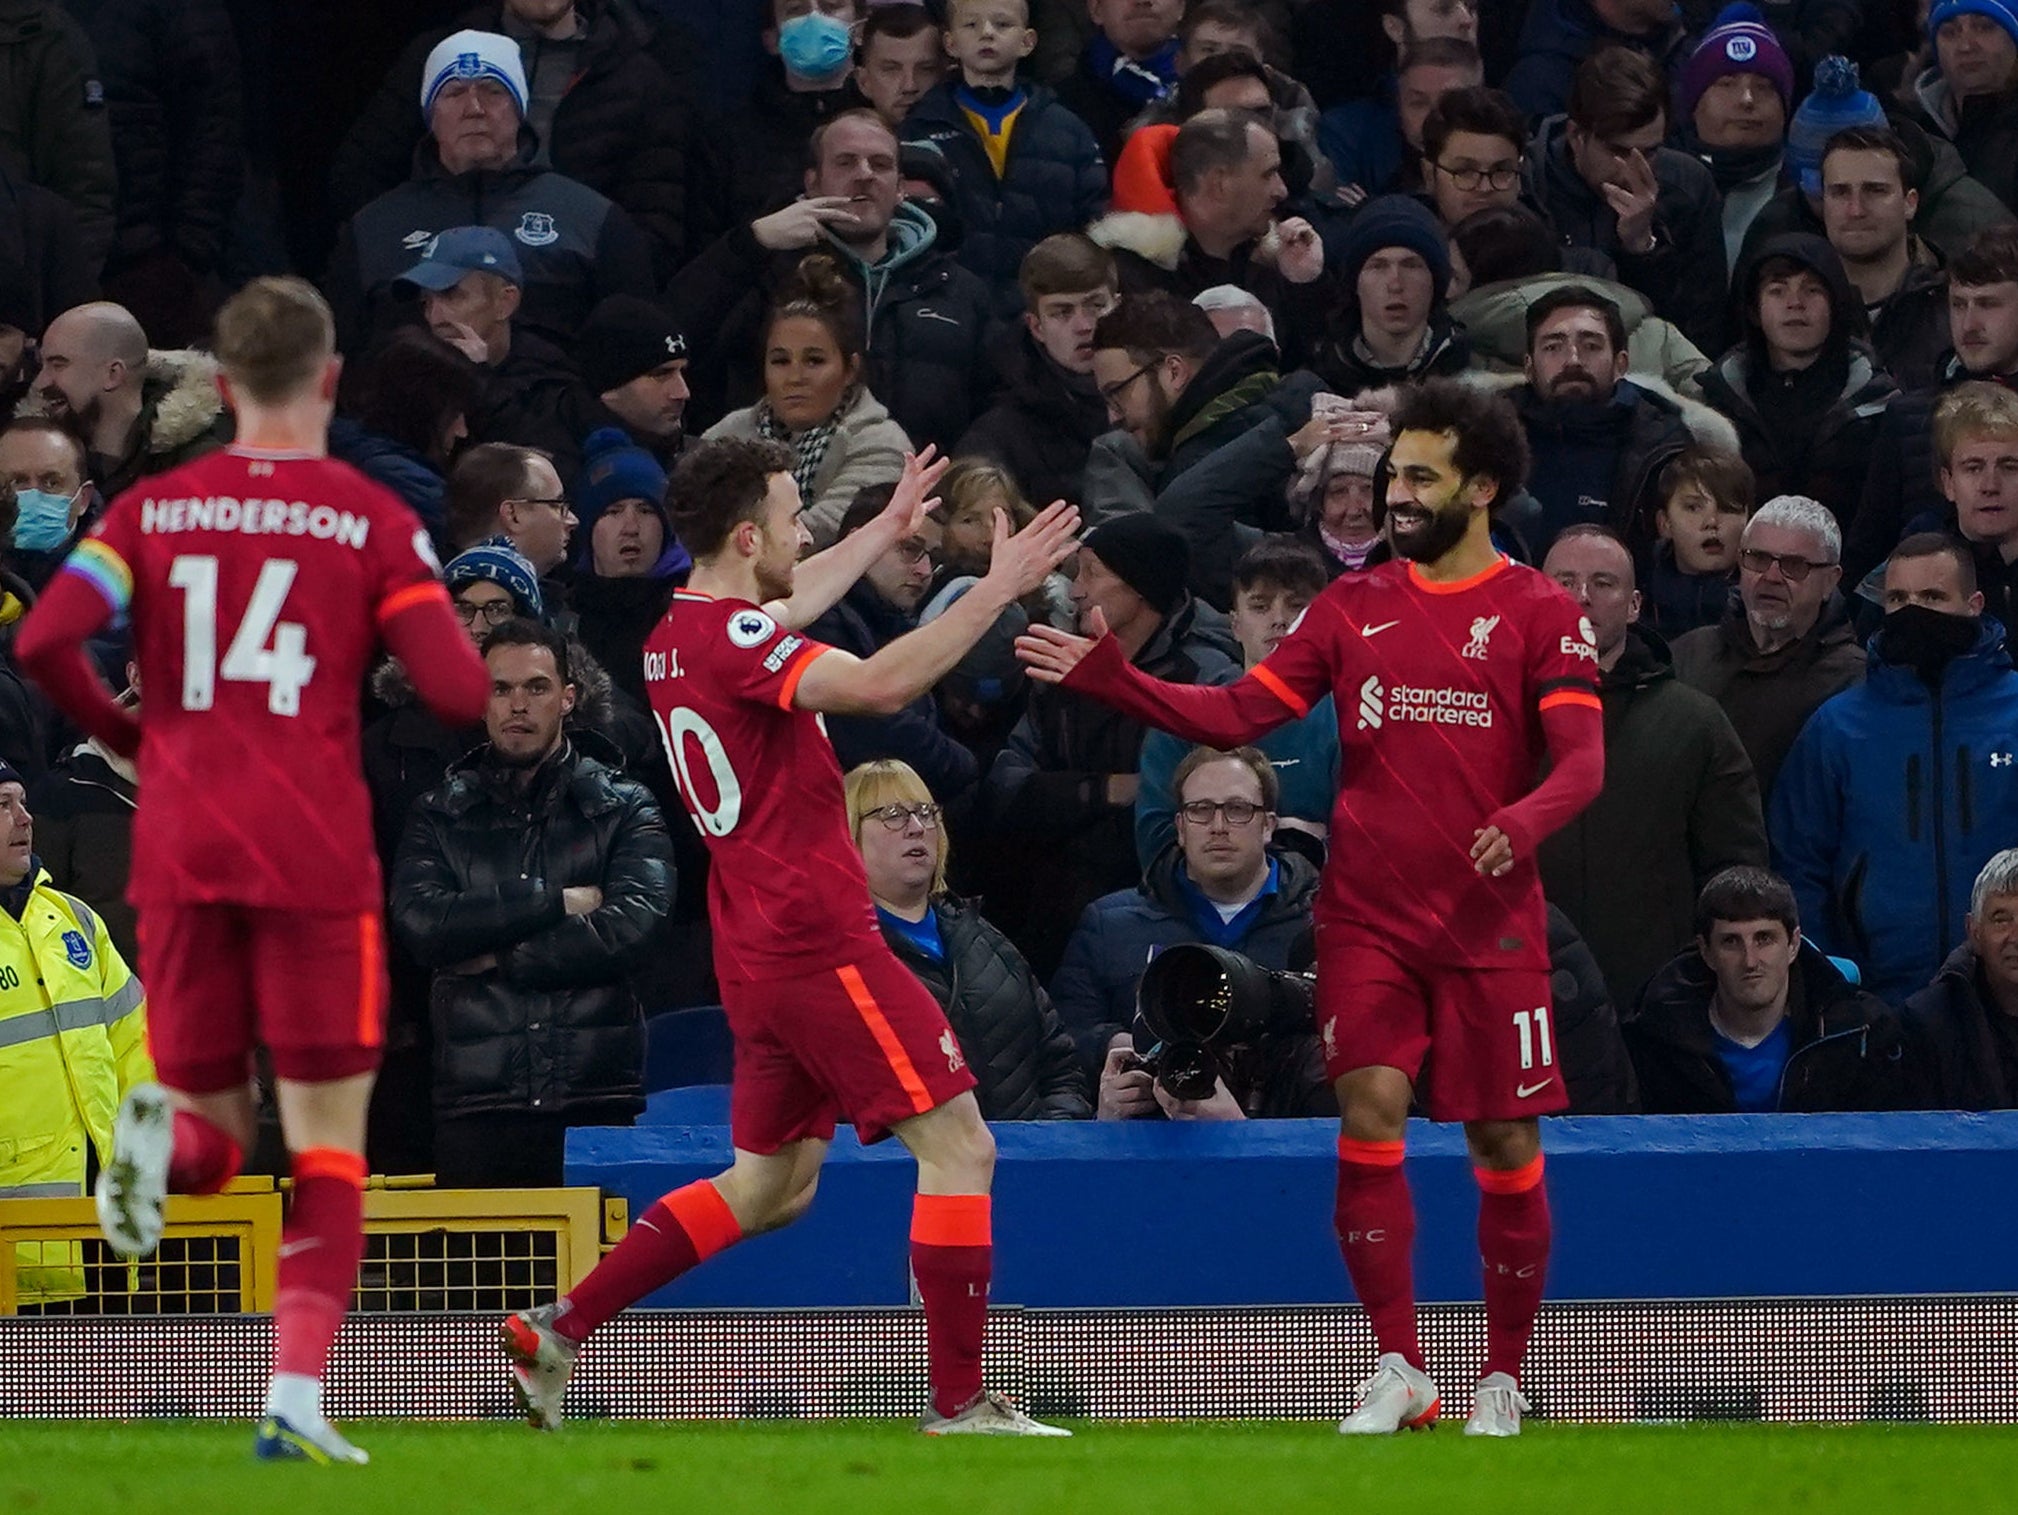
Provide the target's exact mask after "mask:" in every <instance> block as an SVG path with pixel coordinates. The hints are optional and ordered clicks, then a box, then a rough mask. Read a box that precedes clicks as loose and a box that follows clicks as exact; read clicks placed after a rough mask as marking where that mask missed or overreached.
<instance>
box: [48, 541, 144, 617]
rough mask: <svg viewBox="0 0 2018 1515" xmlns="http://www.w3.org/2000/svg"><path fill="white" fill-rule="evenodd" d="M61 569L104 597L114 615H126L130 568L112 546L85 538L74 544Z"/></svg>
mask: <svg viewBox="0 0 2018 1515" xmlns="http://www.w3.org/2000/svg"><path fill="white" fill-rule="evenodd" d="M63 569H64V572H66V573H74V574H76V575H77V576H78V577H79V578H80V579H82V580H84V582H85V583H87V584H89V585H90V586H91V587H92V588H93V589H95V590H97V591H98V592H99V594H100V595H102V596H104V599H105V603H106V604H107V605H109V606H111V607H112V613H113V615H114V616H123V615H125V614H126V607H127V606H128V605H130V604H131V603H132V602H133V570H132V569H131V568H128V567H127V566H126V559H124V558H122V557H121V556H120V555H119V554H118V552H117V551H115V550H114V549H113V548H112V547H110V546H108V545H107V544H106V543H104V542H103V541H101V540H99V539H98V538H97V537H87V538H86V539H85V540H84V541H82V542H79V543H78V544H77V550H76V551H75V552H73V553H71V554H70V556H69V558H68V559H67V560H66V561H65V562H64V564H63Z"/></svg>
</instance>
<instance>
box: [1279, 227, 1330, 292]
mask: <svg viewBox="0 0 2018 1515" xmlns="http://www.w3.org/2000/svg"><path fill="white" fill-rule="evenodd" d="M1275 230H1276V235H1277V236H1278V237H1279V238H1280V239H1281V243H1280V251H1278V252H1277V253H1276V255H1275V266H1276V268H1278V269H1279V270H1281V273H1282V276H1283V278H1285V279H1287V280H1289V282H1290V283H1292V284H1310V283H1313V282H1315V281H1316V280H1317V279H1318V277H1319V276H1320V275H1322V274H1323V273H1324V243H1323V242H1321V241H1320V240H1319V239H1318V235H1317V228H1316V227H1314V226H1312V225H1311V224H1310V223H1309V222H1308V221H1306V220H1304V219H1303V217H1301V216H1291V217H1290V218H1289V219H1288V220H1287V221H1284V222H1283V223H1282V224H1281V225H1279V226H1277V227H1276V229H1275Z"/></svg>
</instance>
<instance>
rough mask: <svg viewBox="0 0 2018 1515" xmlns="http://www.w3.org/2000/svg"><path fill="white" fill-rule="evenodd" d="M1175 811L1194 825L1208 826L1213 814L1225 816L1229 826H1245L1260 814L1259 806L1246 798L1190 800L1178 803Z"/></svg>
mask: <svg viewBox="0 0 2018 1515" xmlns="http://www.w3.org/2000/svg"><path fill="white" fill-rule="evenodd" d="M1177 813H1178V814H1179V815H1181V816H1183V817H1184V818H1185V819H1186V820H1187V821H1189V822H1191V824H1192V825H1194V826H1210V825H1211V824H1212V819H1213V817H1214V816H1219V815H1223V816H1225V817H1226V824H1227V825H1229V826H1246V825H1249V824H1251V823H1252V822H1253V820H1254V818H1255V817H1256V816H1257V815H1260V814H1261V806H1259V805H1256V804H1252V803H1250V802H1249V801H1247V800H1224V801H1217V800H1192V801H1191V802H1190V803H1189V804H1184V805H1179V806H1178V807H1177Z"/></svg>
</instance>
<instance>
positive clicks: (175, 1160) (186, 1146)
mask: <svg viewBox="0 0 2018 1515" xmlns="http://www.w3.org/2000/svg"><path fill="white" fill-rule="evenodd" d="M173 1141H174V1150H173V1155H172V1156H171V1157H170V1158H169V1159H168V1192H169V1193H170V1194H215V1193H217V1191H218V1190H220V1189H222V1188H223V1187H224V1186H225V1185H226V1184H228V1183H230V1182H231V1181H232V1180H233V1179H234V1178H236V1177H238V1170H239V1167H240V1166H241V1165H242V1164H243V1163H244V1161H245V1154H244V1153H243V1152H241V1151H239V1150H238V1143H237V1142H235V1141H233V1140H232V1139H231V1138H230V1137H229V1136H227V1135H225V1134H224V1132H223V1130H222V1129H220V1128H219V1127H217V1126H213V1125H212V1124H211V1123H210V1122H209V1121H207V1120H205V1119H204V1118H203V1117H202V1116H200V1115H192V1114H190V1113H189V1111H187V1110H177V1111H176V1112H175V1134H174V1137H173Z"/></svg>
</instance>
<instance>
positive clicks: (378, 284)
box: [328, 31, 656, 351]
mask: <svg viewBox="0 0 2018 1515" xmlns="http://www.w3.org/2000/svg"><path fill="white" fill-rule="evenodd" d="M526 106H527V85H526V73H525V65H524V63H523V62H522V61H521V59H520V56H519V48H518V44H517V43H515V42H513V41H512V40H511V39H510V38H509V37H506V36H503V35H501V34H499V33H496V32H479V31H460V32H456V33H454V34H452V35H450V36H448V37H446V38H444V39H443V40H442V41H441V42H440V43H439V44H438V45H437V46H436V47H435V49H434V51H433V52H431V53H429V54H428V58H427V65H426V68H425V70H424V72H423V74H422V78H421V88H420V111H421V116H422V119H423V120H425V121H426V123H427V129H428V136H427V139H426V140H424V141H423V142H422V143H421V146H420V149H419V150H418V152H417V153H416V154H415V159H414V161H415V167H414V171H413V176H412V177H411V178H410V179H408V181H407V182H406V183H404V184H402V185H400V186H399V187H398V188H396V189H392V190H388V191H387V192H386V193H384V194H382V195H380V196H379V197H378V198H377V199H375V200H373V201H371V202H370V203H369V204H367V205H366V206H364V208H363V209H361V210H359V211H358V212H357V214H356V215H354V216H352V217H351V219H350V221H349V222H348V223H346V225H345V226H344V227H343V230H342V231H341V232H340V233H339V234H338V238H337V246H336V252H335V254H334V256H333V257H332V258H331V261H330V269H329V278H328V294H329V299H330V304H331V306H332V307H333V308H334V309H335V313H336V321H337V337H338V344H339V346H341V347H342V348H344V349H345V350H346V351H352V350H355V349H356V348H358V347H359V346H361V345H362V344H363V343H364V342H365V341H366V340H368V339H369V338H370V337H372V336H374V335H377V334H379V333H381V332H382V331H383V330H385V329H386V328H387V327H389V326H390V325H392V324H394V323H395V322H396V321H397V320H398V318H399V312H398V309H397V302H396V300H395V298H394V296H395V293H396V292H395V288H394V286H395V285H396V283H397V282H398V281H399V280H400V278H401V276H402V275H403V274H404V273H405V271H406V270H407V269H409V268H411V267H413V265H414V261H415V255H416V254H418V253H420V252H421V250H422V249H423V248H425V247H427V246H428V245H429V243H431V242H433V241H434V239H435V238H436V237H438V236H439V235H440V234H441V233H442V232H444V231H448V230H450V229H451V228H455V227H467V226H486V227H490V228H492V229H494V230H496V231H497V232H499V233H501V234H502V235H503V236H504V237H506V238H507V239H508V240H509V241H510V242H511V245H512V251H513V254H514V256H515V257H516V258H517V259H518V261H519V264H520V268H521V271H522V275H523V278H522V282H521V284H520V288H521V289H522V290H523V292H524V303H523V305H522V307H521V309H520V311H519V319H520V320H521V321H522V322H523V323H524V325H526V326H529V327H531V328H532V329H534V330H536V331H539V332H541V333H542V334H543V335H545V336H546V337H548V338H549V339H550V340H552V341H555V342H558V343H561V344H563V345H565V344H567V343H568V342H570V341H572V340H573V338H574V334H575V332H576V331H577V330H579V329H580V327H581V324H582V322H583V320H584V319H586V317H587V316H588V313H589V311H590V309H591V308H592V307H593V306H594V305H595V303H596V302H597V301H598V300H600V299H602V298H603V297H604V296H606V295H611V294H618V293H630V294H640V295H649V294H651V293H652V292H653V290H654V288H655V285H656V275H655V272H654V268H653V261H652V251H651V244H650V243H649V241H647V239H646V238H645V235H644V233H643V232H641V231H639V229H638V227H637V224H636V223H635V222H634V221H632V220H631V218H630V217H629V216H627V215H626V214H625V213H624V212H623V211H622V210H621V209H619V208H618V207H617V206H616V205H614V204H612V203H611V202H610V201H609V200H606V199H605V198H603V196H601V195H599V194H597V193H596V192H595V191H594V190H592V189H590V188H589V187H588V186H587V185H585V184H582V183H580V182H578V181H576V180H574V179H570V178H568V177H567V176H566V175H564V174H560V173H556V172H554V171H553V170H551V169H548V168H544V167H542V166H541V165H540V163H539V161H538V147H539V143H538V140H537V138H536V137H535V136H534V135H533V133H532V132H531V131H530V130H528V129H527V128H526V125H525V117H526Z"/></svg>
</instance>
